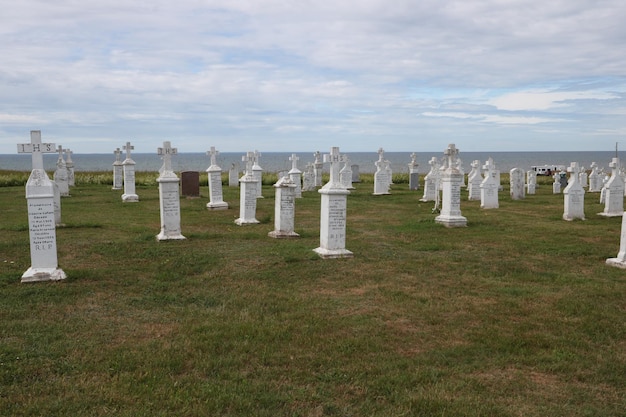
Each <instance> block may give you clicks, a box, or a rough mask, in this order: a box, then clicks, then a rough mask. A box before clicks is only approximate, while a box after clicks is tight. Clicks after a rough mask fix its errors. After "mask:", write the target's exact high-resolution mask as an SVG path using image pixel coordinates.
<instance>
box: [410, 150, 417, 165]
mask: <svg viewBox="0 0 626 417" xmlns="http://www.w3.org/2000/svg"><path fill="white" fill-rule="evenodd" d="M416 160H417V154H416V153H415V152H413V153H412V154H411V165H415V162H416Z"/></svg>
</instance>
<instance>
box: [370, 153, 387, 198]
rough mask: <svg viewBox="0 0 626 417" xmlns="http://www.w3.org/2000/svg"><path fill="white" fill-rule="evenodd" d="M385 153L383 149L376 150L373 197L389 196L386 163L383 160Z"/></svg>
mask: <svg viewBox="0 0 626 417" xmlns="http://www.w3.org/2000/svg"><path fill="white" fill-rule="evenodd" d="M384 156H385V151H384V149H383V148H380V149H378V160H377V161H376V162H375V165H376V172H375V173H374V192H373V193H372V194H373V195H385V194H389V184H390V183H391V180H390V179H389V170H388V169H387V165H388V164H387V163H386V161H385V160H384V159H383V158H384Z"/></svg>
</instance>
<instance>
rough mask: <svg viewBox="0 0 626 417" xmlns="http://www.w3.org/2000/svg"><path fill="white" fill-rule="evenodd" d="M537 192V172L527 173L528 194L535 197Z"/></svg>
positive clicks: (532, 170) (530, 171)
mask: <svg viewBox="0 0 626 417" xmlns="http://www.w3.org/2000/svg"><path fill="white" fill-rule="evenodd" d="M536 190H537V171H535V170H534V169H531V170H529V171H526V194H528V195H534V194H535V193H536Z"/></svg>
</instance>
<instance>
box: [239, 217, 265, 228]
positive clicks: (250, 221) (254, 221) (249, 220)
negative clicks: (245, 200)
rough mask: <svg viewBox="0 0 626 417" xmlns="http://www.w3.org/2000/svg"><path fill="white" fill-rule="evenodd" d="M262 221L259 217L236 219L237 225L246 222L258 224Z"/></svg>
mask: <svg viewBox="0 0 626 417" xmlns="http://www.w3.org/2000/svg"><path fill="white" fill-rule="evenodd" d="M257 223H261V222H260V221H258V220H257V219H242V218H241V217H240V218H238V219H236V220H235V224H236V225H237V226H243V225H244V224H257Z"/></svg>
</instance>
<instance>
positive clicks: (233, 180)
mask: <svg viewBox="0 0 626 417" xmlns="http://www.w3.org/2000/svg"><path fill="white" fill-rule="evenodd" d="M228 186H229V187H239V165H238V164H235V163H234V162H233V163H232V164H230V169H229V170H228Z"/></svg>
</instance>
